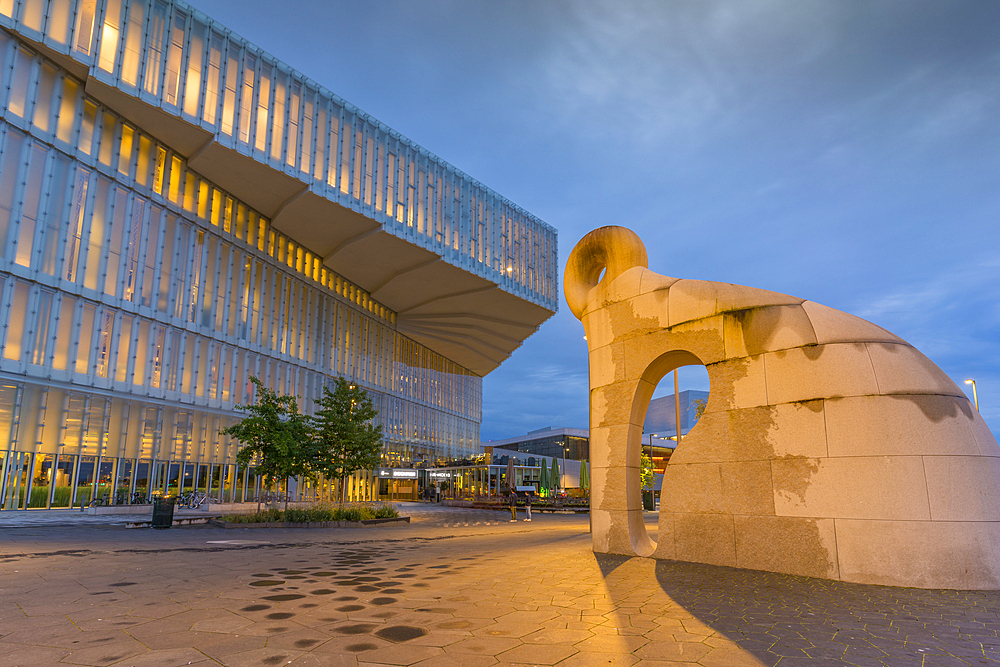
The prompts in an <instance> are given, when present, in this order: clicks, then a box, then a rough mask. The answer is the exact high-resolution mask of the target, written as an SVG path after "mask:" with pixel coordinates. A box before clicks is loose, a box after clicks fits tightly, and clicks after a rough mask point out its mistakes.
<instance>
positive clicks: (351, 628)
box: [330, 623, 378, 635]
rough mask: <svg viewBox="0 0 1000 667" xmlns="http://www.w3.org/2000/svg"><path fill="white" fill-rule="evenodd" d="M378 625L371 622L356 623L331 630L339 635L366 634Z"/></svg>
mask: <svg viewBox="0 0 1000 667" xmlns="http://www.w3.org/2000/svg"><path fill="white" fill-rule="evenodd" d="M377 627H378V626H377V625H372V624H371V623H355V624H354V625H341V626H339V627H336V628H332V629H331V630H330V631H331V632H336V633H337V634H338V635H366V634H368V633H370V632H371V631H372V630H374V629H375V628H377Z"/></svg>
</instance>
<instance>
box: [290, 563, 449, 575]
mask: <svg viewBox="0 0 1000 667" xmlns="http://www.w3.org/2000/svg"><path fill="white" fill-rule="evenodd" d="M449 567H451V565H431V566H430V568H429V569H431V570H444V569H447V568H449ZM281 574H289V573H288V572H282V573H281Z"/></svg>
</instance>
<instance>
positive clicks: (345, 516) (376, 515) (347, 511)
mask: <svg viewBox="0 0 1000 667" xmlns="http://www.w3.org/2000/svg"><path fill="white" fill-rule="evenodd" d="M398 516H399V511H398V510H396V508H395V507H393V506H392V505H390V504H389V503H371V504H359V505H331V504H329V503H318V504H316V505H313V506H312V507H301V508H296V507H290V508H288V509H287V510H278V509H269V510H265V511H263V512H259V513H255V514H229V515H226V516H223V517H219V518H220V519H221V520H222V521H229V522H230V523H271V522H276V521H285V522H288V523H307V522H310V521H364V520H366V519H391V518H395V517H398Z"/></svg>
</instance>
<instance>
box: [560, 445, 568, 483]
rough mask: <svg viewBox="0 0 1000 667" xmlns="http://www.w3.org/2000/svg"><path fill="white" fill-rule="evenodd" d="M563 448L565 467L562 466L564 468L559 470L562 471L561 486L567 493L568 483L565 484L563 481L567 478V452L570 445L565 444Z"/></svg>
mask: <svg viewBox="0 0 1000 667" xmlns="http://www.w3.org/2000/svg"><path fill="white" fill-rule="evenodd" d="M562 450H563V467H562V470H561V471H559V472H560V475H559V486H560V487H561V488H562V490H563V493H566V485H565V484H563V482H564V481H565V479H566V453H567V452H568V451H569V447H568V446H563V448H562Z"/></svg>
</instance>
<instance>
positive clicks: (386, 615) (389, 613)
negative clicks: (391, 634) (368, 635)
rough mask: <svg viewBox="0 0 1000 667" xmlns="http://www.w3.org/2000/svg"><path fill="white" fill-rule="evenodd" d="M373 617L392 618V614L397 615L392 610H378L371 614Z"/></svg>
mask: <svg viewBox="0 0 1000 667" xmlns="http://www.w3.org/2000/svg"><path fill="white" fill-rule="evenodd" d="M372 616H374V617H375V618H392V617H393V616H398V614H396V612H394V611H380V612H379V613H377V614H372Z"/></svg>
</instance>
